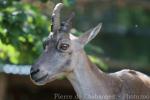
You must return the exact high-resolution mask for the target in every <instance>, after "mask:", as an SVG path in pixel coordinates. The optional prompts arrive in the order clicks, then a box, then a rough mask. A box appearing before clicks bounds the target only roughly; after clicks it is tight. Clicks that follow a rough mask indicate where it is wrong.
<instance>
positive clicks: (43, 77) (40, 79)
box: [35, 74, 48, 82]
mask: <svg viewBox="0 0 150 100" xmlns="http://www.w3.org/2000/svg"><path fill="white" fill-rule="evenodd" d="M47 76H48V74H46V75H44V76H42V77H41V78H39V79H36V80H35V82H40V81H42V80H44V79H45V78H46V77H47Z"/></svg>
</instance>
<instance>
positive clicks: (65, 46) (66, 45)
mask: <svg viewBox="0 0 150 100" xmlns="http://www.w3.org/2000/svg"><path fill="white" fill-rule="evenodd" d="M68 48H69V44H66V43H62V44H60V47H59V49H60V50H67V49H68Z"/></svg>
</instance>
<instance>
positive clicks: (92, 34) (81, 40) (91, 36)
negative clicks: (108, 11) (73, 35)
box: [78, 23, 102, 46]
mask: <svg viewBox="0 0 150 100" xmlns="http://www.w3.org/2000/svg"><path fill="white" fill-rule="evenodd" d="M101 27H102V23H100V24H98V25H97V26H96V27H94V28H93V29H90V30H89V31H87V32H85V34H83V35H82V36H80V37H79V38H78V41H79V43H80V44H81V45H82V46H85V45H86V44H87V43H88V42H90V41H91V40H92V39H94V38H95V36H96V35H97V34H98V33H99V31H100V29H101Z"/></svg>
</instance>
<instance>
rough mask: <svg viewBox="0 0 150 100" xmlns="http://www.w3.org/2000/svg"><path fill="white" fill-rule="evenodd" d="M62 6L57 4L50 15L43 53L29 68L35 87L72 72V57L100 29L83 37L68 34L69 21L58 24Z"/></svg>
mask: <svg viewBox="0 0 150 100" xmlns="http://www.w3.org/2000/svg"><path fill="white" fill-rule="evenodd" d="M63 6H64V5H63V4H62V3H59V4H57V5H56V6H55V8H54V11H53V13H52V31H51V33H50V35H49V36H48V39H47V40H45V41H44V43H43V45H44V51H43V53H42V54H41V56H40V57H39V59H38V60H37V62H36V63H35V64H33V66H32V68H31V72H30V75H31V79H32V80H33V82H34V83H36V84H37V85H44V84H46V83H47V82H49V81H52V80H55V79H57V78H58V77H59V76H61V75H66V74H68V73H70V72H72V71H73V66H72V64H73V63H74V62H75V59H74V57H73V55H75V54H76V53H77V52H80V51H83V47H84V45H86V44H87V43H88V42H89V41H90V40H92V39H93V38H94V37H95V36H96V35H97V33H99V31H100V29H101V24H99V25H97V26H96V27H95V28H93V29H90V30H89V31H87V32H86V33H85V34H84V35H82V36H80V37H75V36H73V35H72V34H70V29H71V27H70V26H71V25H70V23H71V19H72V18H73V16H74V14H71V16H70V17H69V18H68V19H67V21H65V22H60V10H61V9H62V7H63Z"/></svg>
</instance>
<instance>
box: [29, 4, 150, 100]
mask: <svg viewBox="0 0 150 100" xmlns="http://www.w3.org/2000/svg"><path fill="white" fill-rule="evenodd" d="M63 6H64V5H63V4H62V3H59V4H57V5H56V6H55V8H54V10H53V13H52V31H51V32H50V34H49V36H48V38H47V39H46V40H45V41H44V43H43V46H44V51H43V53H42V54H41V56H40V57H39V59H38V60H37V62H36V63H35V64H34V65H33V66H32V68H31V72H30V73H31V74H30V76H31V79H32V81H33V82H34V83H35V84H37V85H44V84H46V83H48V82H50V81H53V80H55V79H57V78H58V77H60V76H62V75H64V76H66V77H67V79H68V80H69V81H70V82H71V84H72V85H73V87H74V89H75V91H76V93H77V95H78V97H79V99H80V100H150V78H149V77H148V76H147V75H144V74H143V73H140V72H138V71H134V70H129V69H125V70H121V71H119V72H115V73H110V74H106V73H104V72H102V71H101V70H100V69H98V68H97V67H96V66H95V65H94V64H93V63H92V62H91V61H90V60H89V58H88V57H87V55H86V53H85V52H84V50H83V48H84V46H85V45H86V44H87V43H88V42H89V41H91V40H92V39H93V38H94V37H95V36H96V35H97V34H98V33H99V31H100V29H101V26H102V24H98V25H97V26H96V27H95V28H93V29H90V30H89V31H87V32H85V34H83V35H82V36H79V37H76V36H74V35H72V34H71V33H70V29H71V27H70V26H71V25H70V24H71V19H72V17H73V14H71V16H70V17H68V19H67V20H66V21H64V22H60V10H61V9H62V8H63Z"/></svg>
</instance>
